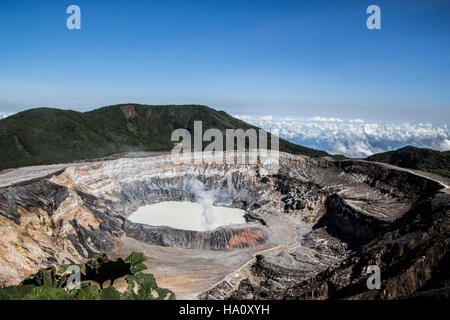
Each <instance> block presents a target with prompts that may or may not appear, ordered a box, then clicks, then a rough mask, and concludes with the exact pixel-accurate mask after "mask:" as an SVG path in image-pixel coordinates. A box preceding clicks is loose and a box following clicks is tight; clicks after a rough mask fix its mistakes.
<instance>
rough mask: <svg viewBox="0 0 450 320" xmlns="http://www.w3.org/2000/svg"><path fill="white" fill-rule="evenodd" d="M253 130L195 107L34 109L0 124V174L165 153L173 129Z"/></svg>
mask: <svg viewBox="0 0 450 320" xmlns="http://www.w3.org/2000/svg"><path fill="white" fill-rule="evenodd" d="M194 121H202V123H203V130H207V129H209V128H216V129H219V130H221V131H223V132H224V131H225V129H238V128H242V129H245V130H246V129H248V128H255V127H254V126H251V125H249V124H247V123H245V122H243V121H241V120H239V119H236V118H233V117H232V116H230V115H228V114H227V113H225V112H224V111H216V110H214V109H211V108H209V107H206V106H200V105H167V106H150V105H138V104H126V105H115V106H109V107H104V108H100V109H96V110H93V111H90V112H84V113H81V112H76V111H71V110H59V109H50V108H37V109H31V110H27V111H23V112H20V113H17V114H14V115H12V116H10V117H7V118H5V119H1V120H0V145H1V146H2V152H1V153H0V170H1V169H6V168H16V167H22V166H29V165H41V164H56V163H68V162H72V161H75V160H86V159H93V158H102V157H106V156H110V155H113V154H117V153H125V152H131V151H170V150H172V148H173V146H174V143H173V142H172V141H171V139H170V138H171V134H172V132H173V130H175V129H178V128H184V129H187V130H189V131H190V132H191V134H192V133H193V129H194ZM280 150H281V151H284V152H290V153H293V154H304V155H308V156H313V157H320V156H326V155H327V153H326V152H323V151H318V150H314V149H309V148H305V147H302V146H298V145H295V144H292V143H290V142H288V141H286V140H283V139H280Z"/></svg>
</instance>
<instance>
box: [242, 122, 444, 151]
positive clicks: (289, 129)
mask: <svg viewBox="0 0 450 320" xmlns="http://www.w3.org/2000/svg"><path fill="white" fill-rule="evenodd" d="M235 117H237V118H239V119H241V120H243V121H246V122H248V123H250V124H253V125H256V126H258V127H261V128H263V129H265V130H267V131H269V132H272V133H274V134H278V135H279V136H280V137H281V138H284V139H286V140H288V141H291V142H293V143H296V144H300V145H303V146H305V147H309V148H314V149H319V150H324V151H327V152H328V153H330V154H343V155H345V156H348V157H355V158H365V157H367V156H370V155H372V154H374V153H379V152H385V151H389V150H394V149H398V148H401V147H404V146H407V145H412V146H416V147H422V148H431V149H435V150H439V151H447V150H450V130H449V129H448V127H447V125H443V126H440V127H439V126H433V125H432V124H430V123H418V124H411V123H394V124H379V123H369V122H365V121H363V120H361V119H355V120H342V119H339V118H332V117H331V118H322V117H314V118H311V119H295V118H278V119H276V118H274V117H272V116H265V117H254V116H249V115H241V116H235Z"/></svg>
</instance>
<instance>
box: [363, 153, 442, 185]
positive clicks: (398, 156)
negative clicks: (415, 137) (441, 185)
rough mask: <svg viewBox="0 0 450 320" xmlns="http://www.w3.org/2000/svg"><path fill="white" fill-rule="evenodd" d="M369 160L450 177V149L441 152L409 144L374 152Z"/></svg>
mask: <svg viewBox="0 0 450 320" xmlns="http://www.w3.org/2000/svg"><path fill="white" fill-rule="evenodd" d="M367 160H369V161H377V162H383V163H388V164H392V165H396V166H399V167H403V168H409V169H417V170H422V171H427V172H431V173H436V174H440V175H442V176H444V177H447V178H450V151H444V152H440V151H436V150H432V149H425V148H417V147H411V146H408V147H404V148H401V149H398V150H394V151H389V152H384V153H378V154H374V155H372V156H370V157H368V158H367Z"/></svg>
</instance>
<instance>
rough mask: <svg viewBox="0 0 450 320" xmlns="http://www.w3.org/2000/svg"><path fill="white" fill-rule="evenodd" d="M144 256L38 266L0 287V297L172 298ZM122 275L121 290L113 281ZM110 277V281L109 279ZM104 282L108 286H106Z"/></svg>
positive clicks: (69, 298)
mask: <svg viewBox="0 0 450 320" xmlns="http://www.w3.org/2000/svg"><path fill="white" fill-rule="evenodd" d="M144 261H145V256H144V255H143V254H142V253H137V252H133V253H131V254H130V255H129V256H128V258H126V259H125V260H123V259H120V258H119V259H117V260H115V261H111V260H108V258H107V257H106V256H98V257H95V258H93V259H91V260H89V261H88V262H86V263H84V264H80V265H60V266H56V267H52V268H47V269H41V270H39V271H38V272H37V273H35V274H33V275H31V276H30V277H28V278H27V279H25V280H23V281H22V282H21V283H20V284H19V285H17V286H10V287H5V288H0V300H162V299H175V295H174V294H173V292H172V291H170V290H168V289H162V288H158V286H157V284H156V281H155V278H154V277H153V275H151V274H146V273H142V272H141V271H143V270H145V269H147V267H146V266H145V265H144V264H143V262H144ZM71 266H72V267H73V266H77V267H78V268H79V270H80V280H81V284H80V286H79V288H76V287H73V288H71V287H70V285H69V284H71V283H73V282H72V279H71V278H70V277H71V276H72V277H73V275H72V274H73V269H71V268H70V267H71ZM121 277H124V278H125V280H126V282H127V288H126V290H124V292H120V291H118V290H116V289H115V288H114V286H113V285H114V281H115V280H117V279H118V278H121ZM108 280H109V281H108ZM105 282H107V284H108V285H105Z"/></svg>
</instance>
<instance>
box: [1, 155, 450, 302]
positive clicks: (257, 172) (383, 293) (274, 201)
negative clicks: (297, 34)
mask: <svg viewBox="0 0 450 320" xmlns="http://www.w3.org/2000/svg"><path fill="white" fill-rule="evenodd" d="M263 169H264V166H263V165H261V164H257V165H245V164H239V165H238V164H234V165H229V164H228V165H223V164H214V163H203V164H200V165H194V164H174V163H173V162H172V161H171V159H170V156H157V157H142V158H122V159H116V160H105V161H95V162H89V163H76V164H70V165H67V166H66V167H61V166H60V165H58V166H49V167H30V168H20V169H16V170H13V171H9V172H4V173H2V174H0V186H1V187H0V237H1V239H2V240H3V241H2V243H1V244H0V275H1V278H0V283H1V284H3V285H11V284H16V283H18V282H19V281H20V280H22V279H23V278H24V277H26V276H27V275H29V274H33V273H34V272H36V271H37V270H38V269H40V268H43V267H48V266H52V265H56V264H67V263H73V262H76V263H79V262H83V261H85V260H86V259H88V258H90V257H92V256H95V255H98V254H101V253H106V254H108V255H112V256H126V255H128V254H129V253H130V252H131V251H141V252H143V253H144V254H145V255H146V256H147V257H148V261H149V265H148V266H149V272H151V273H153V274H154V275H155V277H156V279H157V281H158V283H161V285H163V286H164V287H167V288H169V289H171V290H173V291H174V292H175V294H176V295H177V297H188V298H194V297H198V298H202V299H217V298H219V299H222V298H253V299H265V298H300V299H310V298H320V299H326V298H369V299H371V298H401V297H413V296H419V295H423V292H426V294H427V295H433V296H435V295H438V294H439V295H442V294H447V293H448V290H449V284H448V274H447V273H446V270H448V267H449V264H448V241H449V237H448V236H449V234H448V232H449V223H448V222H449V205H448V203H449V197H450V195H449V194H448V187H447V186H445V185H444V184H442V183H441V182H439V181H435V180H432V179H429V178H426V177H423V176H420V175H417V174H414V173H411V172H409V171H407V170H403V169H400V168H395V167H393V166H389V165H383V164H378V163H372V162H367V161H363V160H359V161H357V160H346V161H334V160H333V159H331V158H318V159H312V158H309V157H305V156H295V155H291V154H287V153H281V155H280V170H279V171H278V172H277V173H276V174H271V175H264V174H262V173H263V172H264V170H263ZM11 175H13V176H14V177H15V179H13V180H15V181H20V182H19V183H16V184H14V183H11ZM29 179H32V180H29ZM204 191H205V192H214V195H215V201H216V202H218V203H221V204H222V205H227V206H232V207H239V208H242V209H244V210H245V211H246V213H247V216H246V217H247V221H248V223H246V224H243V225H230V226H225V227H221V228H218V229H215V230H212V231H208V232H193V231H189V230H179V229H173V228H169V227H155V226H148V225H143V224H137V223H132V222H131V221H129V220H128V219H127V217H128V216H129V214H131V213H132V212H133V211H134V210H135V209H136V208H138V207H140V206H142V205H146V204H149V203H154V202H159V201H165V200H191V201H196V200H197V199H198V196H199V194H198V192H204ZM180 214H182V213H181V212H180ZM371 264H377V265H379V266H380V268H381V273H382V275H381V278H382V289H381V290H375V291H370V290H368V289H367V287H365V280H366V278H367V275H366V274H365V268H367V266H368V265H371Z"/></svg>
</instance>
